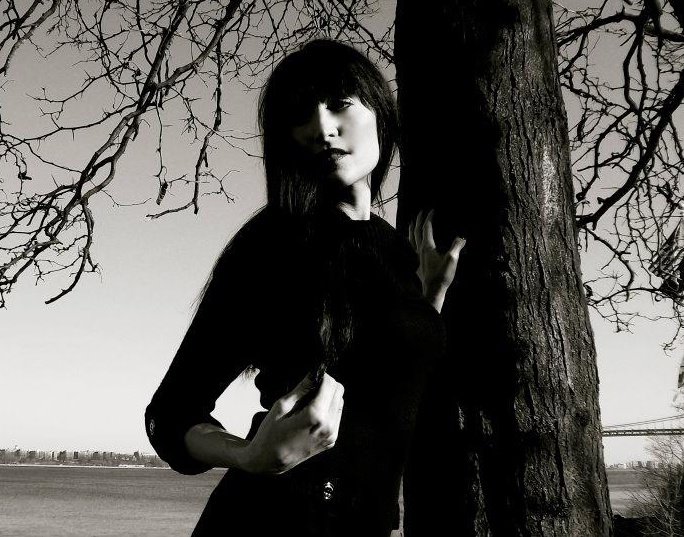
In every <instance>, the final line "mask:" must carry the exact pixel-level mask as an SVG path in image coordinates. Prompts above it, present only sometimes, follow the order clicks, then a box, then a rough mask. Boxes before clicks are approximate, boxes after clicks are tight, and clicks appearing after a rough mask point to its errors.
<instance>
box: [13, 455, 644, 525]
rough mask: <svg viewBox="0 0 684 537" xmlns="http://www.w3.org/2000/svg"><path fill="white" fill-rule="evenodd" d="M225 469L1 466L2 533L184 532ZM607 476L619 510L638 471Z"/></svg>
mask: <svg viewBox="0 0 684 537" xmlns="http://www.w3.org/2000/svg"><path fill="white" fill-rule="evenodd" d="M223 473H224V471H221V470H212V471H210V472H207V473H204V474H200V475H197V476H184V475H180V474H177V473H176V472H173V471H172V470H165V469H154V468H85V467H77V466H75V467H60V466H0V536H2V537H123V536H126V537H128V536H136V537H188V536H189V535H190V533H191V532H192V529H193V528H194V527H195V523H196V522H197V519H198V518H199V516H200V513H201V512H202V509H203V508H204V504H205V503H206V501H207V498H208V497H209V494H211V491H212V490H213V489H214V487H215V486H216V484H217V483H218V481H219V479H221V476H222V475H223ZM608 481H609V487H610V489H611V491H610V492H611V503H612V504H613V509H614V511H615V512H623V511H624V510H625V509H626V507H627V504H628V500H629V496H630V495H631V493H632V492H633V491H634V490H636V489H637V488H639V486H640V485H639V484H638V483H639V482H638V475H637V473H635V472H633V471H631V470H621V471H620V470H618V471H609V472H608ZM394 535H399V532H397V533H395V534H394Z"/></svg>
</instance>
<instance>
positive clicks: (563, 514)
mask: <svg viewBox="0 0 684 537" xmlns="http://www.w3.org/2000/svg"><path fill="white" fill-rule="evenodd" d="M552 19H553V17H552V7H551V1H550V0H527V1H525V0H463V1H458V0H433V1H431V2H414V1H410V0H399V1H398V3H397V19H396V36H395V39H396V44H395V62H396V68H397V81H398V86H399V107H400V114H401V122H402V136H403V140H402V145H403V147H402V175H401V186H400V191H399V210H398V216H397V224H398V228H399V229H400V230H404V231H405V230H406V227H407V222H408V221H409V220H410V219H411V218H412V217H413V216H414V215H415V214H416V212H417V211H418V209H420V208H423V207H435V208H436V215H435V229H436V231H437V232H438V234H437V244H438V246H440V245H441V247H443V248H444V247H446V246H448V244H449V243H450V240H451V238H452V237H453V235H454V234H456V233H458V234H460V235H462V236H465V237H466V238H467V240H468V242H467V245H466V247H465V249H464V251H463V254H462V256H461V261H460V265H459V269H458V275H457V278H458V280H457V282H456V283H455V285H454V286H453V289H452V290H450V293H449V296H448V297H447V302H446V304H445V308H444V311H443V316H444V319H445V323H446V325H447V330H448V332H449V346H448V356H447V358H448V360H447V363H445V364H442V365H441V366H440V368H439V370H438V371H437V374H436V375H435V380H434V384H433V385H432V387H431V389H430V390H429V392H428V398H426V401H425V409H424V415H423V416H422V419H421V422H420V424H419V427H420V429H419V431H418V436H417V440H416V445H415V453H416V456H415V457H414V458H413V459H412V460H413V461H414V462H412V463H410V465H409V467H408V468H407V472H406V476H405V479H406V482H405V499H406V500H405V501H406V519H405V520H406V524H405V531H406V535H407V537H410V536H418V537H425V536H428V535H447V534H450V535H459V536H471V535H472V536H485V535H487V536H494V537H513V536H518V535H520V536H527V535H534V536H537V535H538V536H544V537H551V536H576V537H598V536H609V535H612V526H611V510H610V504H609V501H608V489H607V483H606V475H605V469H604V465H603V453H602V444H601V425H600V417H599V407H598V376H597V370H596V352H595V349H594V343H593V334H592V330H591V326H590V324H589V315H588V310H587V304H586V299H585V297H584V292H583V286H582V281H581V276H580V261H579V255H578V252H577V243H576V228H575V225H574V212H573V203H572V198H573V188H572V175H571V169H570V160H569V144H568V129H567V122H566V116H565V110H564V107H563V101H562V96H561V90H560V85H559V83H558V75H557V65H556V47H555V41H554V31H553V20H552ZM449 528H452V529H453V531H449Z"/></svg>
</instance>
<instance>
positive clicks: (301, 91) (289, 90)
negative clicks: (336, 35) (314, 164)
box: [259, 39, 398, 216]
mask: <svg viewBox="0 0 684 537" xmlns="http://www.w3.org/2000/svg"><path fill="white" fill-rule="evenodd" d="M350 95H355V96H356V97H358V98H359V99H360V100H361V102H362V103H363V104H364V105H365V106H366V107H367V108H369V109H371V110H373V112H375V117H376V123H377V132H378V144H379V146H380V158H379V159H378V164H377V166H376V167H375V169H374V170H373V172H372V174H371V183H370V187H371V201H372V202H377V200H378V198H379V196H380V189H381V186H382V183H383V182H384V180H385V178H386V176H387V172H388V171H389V167H390V164H391V162H392V157H393V155H394V151H395V148H396V140H397V135H398V132H397V131H398V127H397V113H396V105H395V102H394V98H393V96H392V92H391V90H390V88H389V85H388V84H387V81H386V80H385V79H384V77H383V76H382V74H381V73H380V71H379V70H378V68H377V67H376V66H375V65H374V64H373V62H371V61H370V60H369V59H368V58H367V57H366V56H364V55H363V54H362V53H361V52H359V51H358V50H356V49H354V48H352V47H350V46H348V45H344V44H342V43H339V42H337V41H331V40H326V39H318V40H315V41H310V42H309V43H307V44H306V45H305V46H304V47H303V48H301V49H300V50H299V51H297V52H294V53H292V54H290V55H288V56H286V57H285V58H284V59H283V60H282V61H281V62H280V63H279V64H278V66H277V67H276V68H275V69H274V71H273V73H272V74H271V76H270V78H269V80H268V83H267V84H266V86H265V87H264V89H263V90H262V92H261V98H260V100H259V126H260V129H261V134H262V137H263V153H264V166H265V169H266V186H267V192H268V204H269V205H274V206H277V207H280V208H281V209H282V210H284V211H285V212H286V213H288V214H293V215H309V216H311V215H313V214H314V213H315V212H317V211H325V210H327V209H329V207H328V206H327V203H328V202H329V201H330V199H329V196H328V193H327V192H325V190H324V185H325V183H324V182H322V181H320V177H315V176H310V175H309V174H307V170H305V169H302V159H301V153H300V152H299V151H298V150H297V147H296V146H295V144H294V140H293V139H292V136H291V135H290V130H291V128H292V127H293V126H294V125H295V122H296V121H297V118H299V117H301V116H302V114H305V113H306V112H307V111H310V110H311V109H313V107H314V106H315V105H316V104H317V103H319V102H326V101H328V100H330V99H336V98H341V97H349V96H350Z"/></svg>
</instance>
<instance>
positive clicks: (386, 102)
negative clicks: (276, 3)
mask: <svg viewBox="0 0 684 537" xmlns="http://www.w3.org/2000/svg"><path fill="white" fill-rule="evenodd" d="M352 95H354V96H356V97H357V98H359V100H360V101H361V102H362V103H363V104H364V106H366V107H367V108H369V109H370V110H372V111H373V112H374V113H375V117H376V125H377V133H378V145H379V149H380V155H379V159H378V164H377V165H376V167H375V168H374V170H373V171H372V173H371V181H370V189H371V202H372V203H376V204H377V202H378V200H379V199H380V196H381V187H382V184H383V182H384V180H385V178H386V176H387V173H388V171H389V167H390V164H391V162H392V158H393V155H394V152H395V149H396V146H397V139H398V120H397V112H396V105H395V101H394V97H393V95H392V92H391V90H390V87H389V85H388V83H387V81H386V80H385V79H384V77H383V76H382V74H381V73H380V71H379V70H378V68H377V67H376V66H375V65H374V64H373V62H371V61H370V60H369V59H368V58H367V57H366V56H365V55H364V54H362V53H361V52H359V51H358V50H356V49H354V48H352V47H351V46H348V45H345V44H342V43H339V42H336V41H332V40H323V39H318V40H315V41H310V42H309V43H307V44H305V45H304V46H303V47H302V48H301V49H299V50H298V51H296V52H293V53H291V54H289V55H287V56H285V58H284V59H283V60H281V62H280V63H279V64H278V65H277V66H276V68H275V69H274V71H273V73H272V74H271V76H270V77H269V79H268V81H267V83H266V85H265V86H264V88H263V90H262V92H261V95H260V99H259V126H260V130H261V135H262V140H263V160H264V167H265V172H266V187H267V205H266V207H265V208H263V209H262V210H261V211H259V212H258V213H257V214H256V215H255V216H253V217H252V218H251V219H250V221H248V222H247V223H246V224H245V226H243V228H241V229H240V231H239V232H238V234H237V235H236V237H235V238H238V236H239V237H240V239H247V241H245V240H242V242H243V243H244V242H249V237H246V236H244V235H245V234H247V235H252V237H253V238H254V240H255V241H257V240H259V239H258V237H259V236H261V237H263V236H264V235H260V233H269V229H268V228H269V226H271V229H272V226H273V220H272V217H273V216H274V215H277V217H278V218H285V219H287V220H288V226H287V228H288V229H289V230H292V231H293V234H297V235H299V237H296V239H298V240H301V241H302V243H304V244H306V245H307V247H308V248H309V251H310V252H314V254H313V255H311V256H307V259H314V260H315V263H316V264H317V266H316V267H315V268H314V270H313V272H315V273H316V274H317V275H318V277H317V279H318V283H317V284H314V282H312V288H315V289H316V290H317V291H316V292H317V293H318V296H317V301H318V311H316V312H315V315H316V322H317V324H318V328H319V330H318V332H319V336H320V344H321V350H322V353H323V356H321V357H320V360H321V362H320V363H321V364H324V365H330V364H331V363H334V362H335V361H336V360H337V359H338V358H339V356H340V354H341V353H342V352H344V350H345V348H347V347H348V345H349V344H350V342H351V340H352V338H353V336H354V315H353V311H352V308H351V306H350V304H349V301H348V299H347V295H346V292H345V289H344V284H343V282H344V274H345V263H344V257H345V256H346V253H345V250H344V248H343V247H342V248H340V247H339V245H338V244H336V243H335V241H334V240H331V239H333V237H331V236H330V234H329V231H330V226H329V225H328V224H329V223H330V222H332V221H333V220H334V216H333V219H332V220H331V216H332V215H333V214H334V213H337V217H339V213H340V212H341V211H340V210H339V209H337V208H336V207H335V205H336V203H337V202H338V201H339V200H337V199H335V197H334V194H331V192H330V191H329V190H328V188H329V186H326V182H325V181H322V180H321V178H320V177H316V176H315V174H313V173H312V172H311V170H309V169H307V167H306V165H305V164H306V159H304V158H302V154H301V152H300V151H299V150H298V149H297V147H296V146H295V143H294V139H293V137H292V134H291V130H292V127H294V126H295V125H296V124H297V123H296V122H297V119H298V118H300V117H302V115H305V114H306V113H307V112H308V111H310V110H312V109H313V107H314V106H315V105H317V103H319V102H327V101H328V100H329V99H337V98H341V97H349V96H352ZM345 218H346V217H345ZM289 224H292V225H291V226H290V225H289ZM259 230H260V231H259ZM233 242H234V240H231V241H230V242H229V243H228V245H227V246H226V249H225V250H224V252H223V254H222V256H221V258H220V259H219V261H220V260H221V259H222V258H224V257H225V256H227V255H228V254H229V252H230V250H231V246H232V244H233ZM366 247H369V248H373V245H372V244H370V245H366ZM371 253H377V252H371ZM221 266H222V264H221V263H220V262H218V263H217V265H216V267H215V270H214V275H213V277H214V278H216V277H217V276H219V275H218V274H217V270H219V269H220V267H221Z"/></svg>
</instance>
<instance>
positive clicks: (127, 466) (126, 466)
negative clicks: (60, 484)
mask: <svg viewBox="0 0 684 537" xmlns="http://www.w3.org/2000/svg"><path fill="white" fill-rule="evenodd" d="M0 466H21V467H22V468H121V469H124V470H170V469H171V468H169V467H168V466H143V465H140V466H138V465H133V464H119V465H117V466H108V465H104V464H26V463H12V462H0Z"/></svg>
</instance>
